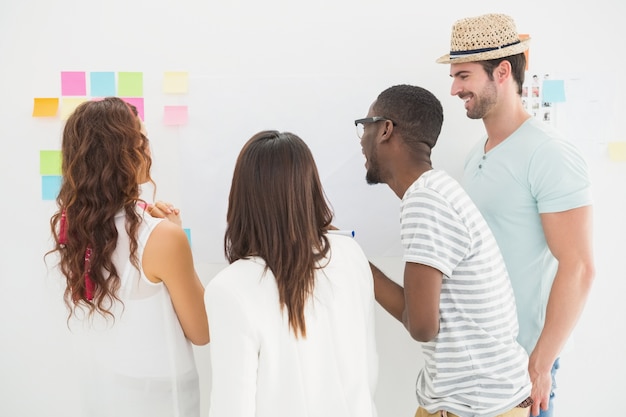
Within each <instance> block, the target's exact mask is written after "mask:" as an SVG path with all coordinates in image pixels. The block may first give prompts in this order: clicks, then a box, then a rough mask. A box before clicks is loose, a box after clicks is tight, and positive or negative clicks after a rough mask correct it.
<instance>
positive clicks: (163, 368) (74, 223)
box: [49, 97, 209, 417]
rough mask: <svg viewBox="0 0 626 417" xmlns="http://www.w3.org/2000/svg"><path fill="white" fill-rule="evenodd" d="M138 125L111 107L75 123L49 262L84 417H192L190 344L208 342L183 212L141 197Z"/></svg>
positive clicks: (143, 155) (97, 105)
mask: <svg viewBox="0 0 626 417" xmlns="http://www.w3.org/2000/svg"><path fill="white" fill-rule="evenodd" d="M142 126H143V125H142V123H141V120H140V119H139V118H138V117H137V115H136V109H134V108H133V107H132V106H130V105H129V104H127V103H126V102H124V101H123V100H121V99H119V98H115V97H108V98H105V99H103V100H98V101H89V102H85V103H83V104H81V105H80V106H78V107H77V108H76V110H75V111H74V112H73V113H72V114H71V115H70V117H69V118H68V120H67V122H66V124H65V127H64V130H63V140H62V174H63V180H62V184H61V189H60V192H59V195H58V197H57V205H58V207H59V210H58V212H57V213H55V214H54V215H53V216H52V219H51V221H50V222H51V228H52V234H53V237H54V241H55V247H54V248H53V250H52V251H50V252H49V254H51V253H56V254H58V257H59V269H60V271H61V274H62V275H63V277H64V278H65V281H66V284H67V286H66V290H65V303H66V304H67V306H68V308H69V311H70V313H69V318H68V324H69V326H70V329H71V330H72V331H73V332H75V333H76V338H75V339H76V341H77V342H78V347H79V350H78V353H79V355H77V358H79V359H80V370H81V371H82V374H83V380H82V381H81V386H82V387H83V388H84V392H83V393H82V394H81V395H80V397H79V403H80V404H81V406H82V407H83V410H82V411H83V412H82V414H81V415H89V416H103V417H104V416H106V417H109V416H110V417H113V416H114V417H120V416H140V415H141V416H144V415H145V416H148V415H149V416H151V417H153V416H164V417H165V416H167V417H171V416H193V417H197V416H198V415H199V386H198V375H197V371H196V366H195V362H194V357H193V351H192V345H191V344H192V343H193V344H197V345H203V344H206V343H208V341H209V330H208V323H207V319H206V313H205V309H204V299H203V294H204V291H203V287H202V283H201V282H200V280H199V279H198V276H197V274H196V272H195V269H194V265H193V258H192V254H191V249H190V246H189V243H188V240H187V236H186V234H185V232H184V231H183V229H182V228H181V219H180V214H179V211H178V210H177V209H171V208H170V206H169V205H167V204H164V203H157V205H155V206H152V205H146V204H145V202H144V201H143V200H142V199H141V198H140V191H141V190H140V184H142V183H146V182H151V183H152V179H151V177H150V166H151V156H150V150H149V144H148V140H147V138H146V136H145V134H144V133H142ZM149 211H150V212H153V214H154V215H158V216H159V217H165V219H163V218H156V217H153V216H151V215H150V214H148V212H149Z"/></svg>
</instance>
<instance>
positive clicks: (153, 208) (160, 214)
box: [146, 201, 183, 227]
mask: <svg viewBox="0 0 626 417" xmlns="http://www.w3.org/2000/svg"><path fill="white" fill-rule="evenodd" d="M146 211H147V212H148V214H150V215H151V216H152V217H156V218H160V219H167V220H169V221H171V222H172V223H175V224H177V225H179V226H181V227H182V225H183V221H182V219H181V218H180V209H177V208H175V207H174V206H173V205H172V204H170V203H165V202H163V201H157V202H156V203H154V204H149V205H148V207H147V208H146Z"/></svg>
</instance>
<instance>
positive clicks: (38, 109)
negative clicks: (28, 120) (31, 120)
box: [33, 97, 59, 117]
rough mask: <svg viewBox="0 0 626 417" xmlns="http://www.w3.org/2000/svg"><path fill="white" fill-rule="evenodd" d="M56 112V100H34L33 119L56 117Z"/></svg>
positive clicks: (57, 102) (57, 103)
mask: <svg viewBox="0 0 626 417" xmlns="http://www.w3.org/2000/svg"><path fill="white" fill-rule="evenodd" d="M58 110H59V99H58V98H56V97H54V98H35V102H34V105H33V117H54V116H56V115H57V111H58Z"/></svg>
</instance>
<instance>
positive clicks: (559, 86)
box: [541, 80, 565, 103]
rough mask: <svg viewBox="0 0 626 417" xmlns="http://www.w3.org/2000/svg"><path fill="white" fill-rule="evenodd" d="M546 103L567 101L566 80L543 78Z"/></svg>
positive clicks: (543, 99) (544, 100)
mask: <svg viewBox="0 0 626 417" xmlns="http://www.w3.org/2000/svg"><path fill="white" fill-rule="evenodd" d="M541 101H543V102H544V103H560V102H563V101H565V82H564V81H563V80H543V98H542V100H541Z"/></svg>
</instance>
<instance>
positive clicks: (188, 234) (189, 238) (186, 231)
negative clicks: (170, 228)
mask: <svg viewBox="0 0 626 417" xmlns="http://www.w3.org/2000/svg"><path fill="white" fill-rule="evenodd" d="M183 230H184V231H185V234H186V235H187V240H188V241H189V246H191V229H185V228H184V227H183Z"/></svg>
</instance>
